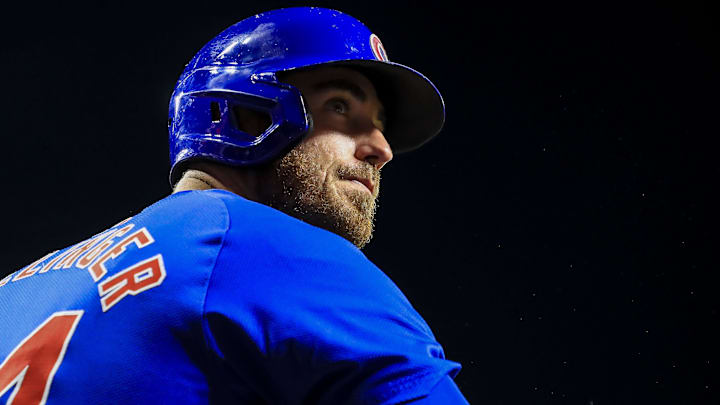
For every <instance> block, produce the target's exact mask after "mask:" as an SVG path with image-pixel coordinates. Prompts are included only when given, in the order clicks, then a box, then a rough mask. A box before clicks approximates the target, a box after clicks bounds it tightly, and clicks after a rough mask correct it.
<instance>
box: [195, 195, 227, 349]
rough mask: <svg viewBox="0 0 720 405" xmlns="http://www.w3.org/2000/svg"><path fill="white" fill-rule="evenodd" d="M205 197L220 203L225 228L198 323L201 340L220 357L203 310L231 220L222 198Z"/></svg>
mask: <svg viewBox="0 0 720 405" xmlns="http://www.w3.org/2000/svg"><path fill="white" fill-rule="evenodd" d="M207 195H208V196H209V197H210V198H213V199H215V200H218V201H220V203H221V204H222V205H223V207H224V208H225V215H226V217H227V226H226V228H225V232H223V235H222V242H220V249H218V251H217V253H216V254H215V260H214V261H213V265H212V268H211V269H210V273H209V274H208V278H207V282H206V284H205V293H204V294H203V300H202V308H201V310H200V322H201V329H202V334H203V339H204V340H205V345H206V346H207V348H208V349H209V350H210V351H211V352H212V353H215V354H220V355H221V356H222V354H221V353H220V351H219V350H218V349H217V344H215V339H213V338H212V335H211V334H210V333H209V327H208V324H207V317H206V316H205V308H206V306H207V296H208V291H209V290H210V282H211V281H212V278H213V274H214V273H215V268H216V267H217V262H218V257H220V254H221V253H222V251H223V249H225V242H226V240H227V234H228V231H229V230H230V221H231V219H230V210H229V209H228V207H227V204H226V203H225V201H224V200H223V199H222V198H218V197H216V196H214V195H212V194H210V193H208V194H207Z"/></svg>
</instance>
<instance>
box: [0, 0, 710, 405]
mask: <svg viewBox="0 0 720 405" xmlns="http://www.w3.org/2000/svg"><path fill="white" fill-rule="evenodd" d="M493 3H500V2H493ZM576 3H587V4H560V3H552V4H549V3H546V2H533V3H529V2H528V3H508V2H505V3H503V4H504V5H502V6H497V5H495V6H487V5H475V6H468V5H466V6H461V5H460V3H456V4H454V3H452V2H435V3H434V4H429V5H425V6H423V7H419V6H417V5H416V3H414V2H402V3H401V2H388V1H383V2H350V1H322V2H317V3H314V4H315V5H322V6H328V7H332V8H337V9H339V10H342V11H345V12H347V13H349V14H351V15H353V16H355V17H357V18H359V19H361V20H362V21H364V22H365V23H366V24H367V25H368V26H369V27H370V28H371V29H372V30H373V31H374V32H376V33H377V34H378V35H379V36H380V38H381V39H382V40H383V43H384V45H385V48H386V49H387V51H388V55H389V57H390V59H391V60H393V61H396V62H400V63H403V64H406V65H409V66H412V67H414V68H416V69H418V70H420V71H421V72H423V73H424V74H426V75H427V76H428V77H429V78H430V79H431V80H433V82H434V83H435V84H436V85H437V86H438V88H439V89H440V90H441V91H442V92H443V95H444V97H445V102H446V106H447V123H446V126H445V128H444V130H443V132H442V133H441V135H440V136H439V137H438V138H436V139H434V140H433V141H432V142H430V143H429V144H428V145H427V146H426V147H424V148H422V149H420V150H419V151H417V152H416V153H413V154H410V155H400V156H396V158H395V160H394V161H393V162H392V163H391V164H389V165H388V166H387V167H386V169H385V170H384V171H383V175H384V177H383V188H382V191H383V192H382V196H381V199H380V210H379V213H378V227H377V232H376V236H375V238H374V240H373V242H372V243H371V244H370V245H369V246H368V247H367V248H366V254H367V255H368V257H369V258H370V259H371V260H373V261H374V262H375V263H376V264H378V266H379V267H380V268H382V269H383V270H384V271H385V272H386V273H387V274H388V275H390V277H391V278H392V279H393V280H395V282H396V283H397V284H398V285H399V286H400V288H401V289H402V290H403V291H404V292H405V293H406V295H407V296H408V298H409V299H410V301H411V302H412V303H413V305H414V306H415V308H416V309H418V311H419V312H420V313H421V314H422V315H423V316H424V317H425V319H426V320H427V321H428V323H429V324H430V326H431V328H432V329H433V331H434V333H435V334H436V337H437V338H438V340H439V341H440V342H441V343H442V344H443V346H444V348H445V353H446V356H447V357H448V358H450V359H453V360H456V361H458V362H460V363H462V365H463V369H462V371H461V372H460V374H459V375H458V376H457V377H456V382H457V384H458V386H459V387H460V388H461V390H462V391H463V392H464V393H465V395H466V396H467V398H468V400H469V401H470V402H471V403H473V404H519V403H532V404H546V403H548V404H550V403H559V404H563V403H567V404H640V403H641V404H650V403H652V404H711V403H720V402H719V400H720V394H719V393H720V381H718V379H717V374H718V362H719V361H720V358H718V342H720V339H719V338H720V333H718V327H717V326H718V313H717V310H718V299H717V287H718V277H717V276H716V275H715V273H716V272H717V271H718V261H717V260H715V252H716V250H717V245H718V242H719V241H720V238H719V237H718V226H717V224H718V214H717V213H716V209H717V208H718V207H719V206H720V205H719V204H718V203H719V202H720V201H718V200H719V199H718V195H717V194H718V193H717V191H716V190H717V187H718V182H717V177H718V175H719V174H720V170H719V166H718V163H717V159H716V155H717V151H716V149H715V145H716V143H717V142H716V141H715V138H716V137H717V136H718V135H720V131H719V129H720V128H719V125H718V116H719V114H718V111H719V110H718V107H719V103H718V97H719V96H718V94H719V93H718V90H720V89H719V87H720V86H718V84H719V83H718V68H720V64H719V63H718V49H719V48H718V42H717V37H718V26H717V21H718V19H717V17H718V15H717V14H716V13H715V12H714V11H715V10H714V9H711V8H710V7H709V6H707V5H705V4H702V3H688V2H676V3H677V4H662V3H649V2H648V3H640V2H634V3H632V4H627V3H626V4H612V3H608V2H576ZM679 3H682V4H679ZM306 4H307V3H304V2H289V1H286V2H275V1H263V2H250V1H245V2H242V1H237V2H232V3H231V2H218V1H215V2H207V3H203V4H200V3H195V4H190V3H184V4H183V3H178V2H175V3H168V4H160V3H152V2H146V3H138V4H132V5H130V4H129V3H123V4H122V5H120V4H111V3H95V4H94V5H93V6H89V7H87V6H68V5H55V6H52V7H50V8H46V7H47V6H42V5H37V4H35V3H33V4H30V3H28V5H27V6H22V5H20V6H17V5H16V6H15V8H13V9H12V11H8V12H4V15H3V16H2V17H0V20H1V22H2V26H1V27H0V34H1V35H2V36H1V37H0V38H2V39H1V41H2V47H1V48H0V58H1V59H0V61H1V62H2V63H1V64H0V83H1V86H2V87H1V89H2V96H1V97H0V103H1V105H0V124H1V126H2V128H1V131H2V132H1V134H2V135H1V136H2V145H3V148H2V152H3V166H2V171H1V172H2V182H3V192H2V195H3V198H2V203H3V205H4V210H3V212H4V216H3V219H2V228H3V230H4V234H3V240H2V242H3V243H2V250H1V256H0V259H1V261H0V263H2V266H3V270H2V271H0V275H1V274H5V273H9V272H11V271H14V270H16V269H18V268H19V267H21V266H23V265H25V264H27V263H29V262H30V261H32V260H33V259H35V258H38V257H40V256H41V255H44V254H45V253H48V252H49V251H51V250H54V249H57V248H61V247H65V246H67V245H70V244H72V243H75V242H78V241H80V240H82V239H84V238H86V237H88V236H90V235H91V234H94V233H96V232H98V231H99V230H101V229H103V228H105V227H107V226H110V225H112V224H114V223H115V222H117V221H119V220H122V219H124V218H125V217H127V216H129V215H131V214H136V213H138V212H139V211H140V210H141V209H143V208H144V207H145V206H147V205H149V204H151V203H153V202H154V201H156V200H158V199H160V198H163V197H164V196H166V195H167V194H168V193H169V187H168V184H167V171H168V164H169V159H168V157H167V139H166V136H167V135H166V119H167V115H166V114H167V104H168V101H169V97H170V93H171V92H172V89H173V85H174V82H175V80H176V79H177V77H178V76H179V74H180V72H181V71H182V68H183V66H184V64H185V63H186V62H187V61H189V59H190V57H191V56H192V55H193V54H194V53H195V52H196V51H197V50H198V49H199V48H200V47H201V46H202V45H203V44H204V43H205V42H206V41H207V40H209V39H210V38H212V37H213V36H214V35H216V34H217V33H219V32H220V31H221V30H222V29H224V28H225V27H227V26H229V25H231V24H232V23H234V22H236V21H238V20H240V19H242V18H244V17H247V16H249V15H252V14H254V13H256V12H260V11H264V10H266V9H270V8H277V7H282V6H295V5H306ZM707 4H710V3H709V2H708V3H707ZM473 7H474V8H473Z"/></svg>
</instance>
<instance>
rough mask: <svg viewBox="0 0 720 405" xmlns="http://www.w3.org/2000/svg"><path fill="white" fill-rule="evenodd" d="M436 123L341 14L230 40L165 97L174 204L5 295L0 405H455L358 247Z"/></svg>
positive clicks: (45, 266)
mask: <svg viewBox="0 0 720 405" xmlns="http://www.w3.org/2000/svg"><path fill="white" fill-rule="evenodd" d="M443 122H444V105H443V101H442V98H441V96H440V94H439V92H438V91H437V90H436V88H435V87H434V85H433V84H432V83H431V82H430V81H429V80H428V79H427V78H426V77H424V76H423V75H421V74H420V73H418V72H416V71H414V70H412V69H410V68H408V67H405V66H403V65H400V64H397V63H393V62H390V61H389V60H388V58H387V54H386V52H385V49H384V48H383V46H382V43H381V42H380V40H379V39H378V37H377V36H376V35H374V34H372V33H371V32H370V31H369V30H368V28H367V27H365V26H364V25H363V24H362V23H361V22H360V21H358V20H356V19H355V18H353V17H351V16H348V15H346V14H343V13H341V12H339V11H335V10H328V9H322V8H289V9H281V10H274V11H270V12H267V13H263V14H258V15H256V16H252V17H250V18H248V19H246V20H243V21H240V22H238V23H237V24H235V25H233V26H231V27H229V28H228V29H226V30H225V31H223V32H222V33H220V34H219V35H218V36H216V37H215V38H213V39H212V40H211V41H210V42H209V43H208V44H206V45H205V47H203V48H202V49H201V50H200V51H199V52H198V53H197V54H196V55H195V56H194V58H193V59H192V60H191V61H190V63H189V64H188V65H187V66H186V68H185V70H184V72H183V73H182V75H181V77H180V79H179V80H178V82H177V85H176V88H175V90H174V93H173V95H172V98H171V100H170V108H169V121H168V125H169V135H170V137H169V138H170V157H171V165H172V168H171V171H170V181H171V184H172V186H173V191H174V192H173V194H172V195H170V196H169V197H167V198H164V199H162V200H161V201H158V202H157V203H155V204H153V205H151V206H150V207H147V208H146V209H145V210H143V211H142V212H141V213H139V214H137V215H135V216H133V217H131V218H128V219H126V220H124V221H122V222H120V223H118V224H116V225H115V226H112V227H110V228H109V229H106V230H104V231H102V232H100V233H98V234H96V235H94V236H92V237H90V238H88V239H86V240H83V241H81V242H78V243H77V244H75V245H72V246H69V247H67V248H64V249H60V250H58V251H55V252H52V253H49V254H47V255H46V256H44V257H41V258H39V259H38V260H36V261H34V262H32V263H30V264H28V265H27V266H25V267H23V268H21V269H19V270H17V271H16V272H14V273H12V274H10V275H9V276H7V277H5V278H3V279H2V280H0V402H3V401H4V403H8V404H11V403H12V404H23V405H24V404H45V403H47V404H78V403H88V404H120V403H123V404H186V403H187V404H208V403H211V404H225V403H239V404H400V403H403V404H404V403H417V404H423V403H427V404H463V403H467V401H466V400H465V399H464V397H463V395H462V394H461V393H460V391H459V390H458V388H457V386H456V384H455V383H454V382H453V377H455V375H456V374H457V373H458V372H459V370H460V364H458V363H456V362H453V361H450V360H447V359H445V356H444V353H443V348H442V347H441V345H440V344H439V343H438V342H437V341H436V339H435V337H434V336H433V334H432V332H431V330H430V328H429V327H428V325H427V324H426V323H425V321H424V320H423V319H422V317H421V316H420V315H419V314H418V313H417V312H416V311H415V310H414V309H413V307H412V306H411V304H410V303H409V302H408V300H407V299H406V298H405V296H404V295H403V294H402V292H401V291H400V290H399V289H398V288H397V287H396V286H395V284H393V282H392V281H391V280H390V279H389V278H388V277H387V276H386V275H385V274H383V273H382V272H381V271H380V270H379V269H378V268H377V267H375V266H374V265H373V264H372V263H371V262H370V261H368V260H367V259H366V258H365V256H364V255H363V254H362V253H361V251H360V250H359V248H361V247H362V246H364V245H365V244H366V243H367V242H368V240H369V239H370V237H371V234H372V228H373V216H374V212H375V200H376V198H377V196H378V192H379V186H380V182H379V181H380V174H379V173H380V169H381V168H382V167H383V165H385V164H386V163H387V162H389V161H390V160H391V159H392V157H393V153H399V152H404V151H409V150H412V149H414V148H417V147H419V146H420V145H421V144H423V143H425V142H426V141H427V140H428V139H430V138H431V137H433V136H434V135H436V134H437V133H438V132H439V131H440V129H441V127H442V125H443Z"/></svg>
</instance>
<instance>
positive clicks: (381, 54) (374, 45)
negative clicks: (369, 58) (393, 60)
mask: <svg viewBox="0 0 720 405" xmlns="http://www.w3.org/2000/svg"><path fill="white" fill-rule="evenodd" d="M370 48H371V49H372V51H373V54H374V55H375V58H377V60H381V61H383V62H388V57H387V52H385V47H384V46H383V44H382V42H380V38H378V36H377V35H375V34H372V35H370Z"/></svg>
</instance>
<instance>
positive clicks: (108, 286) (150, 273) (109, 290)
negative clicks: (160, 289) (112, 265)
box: [98, 254, 165, 312]
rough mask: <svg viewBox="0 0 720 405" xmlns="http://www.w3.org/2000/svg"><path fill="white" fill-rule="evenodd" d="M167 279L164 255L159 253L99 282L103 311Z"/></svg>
mask: <svg viewBox="0 0 720 405" xmlns="http://www.w3.org/2000/svg"><path fill="white" fill-rule="evenodd" d="M163 280H165V264H164V263H163V259H162V255H160V254H157V255H155V256H153V257H151V258H149V259H147V260H143V261H141V262H140V263H138V264H134V265H132V266H130V267H128V268H127V269H125V270H122V271H120V272H119V273H117V274H115V275H114V276H112V277H110V278H108V279H107V280H105V281H103V282H102V283H100V284H98V293H100V297H102V298H101V299H100V302H101V303H102V309H103V312H107V310H108V309H110V308H112V306H113V305H115V304H117V303H118V302H119V301H120V300H121V299H123V298H125V297H126V296H127V295H128V294H129V295H137V294H139V293H141V292H143V291H145V290H148V289H150V288H153V287H157V286H159V285H160V284H162V282H163Z"/></svg>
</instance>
